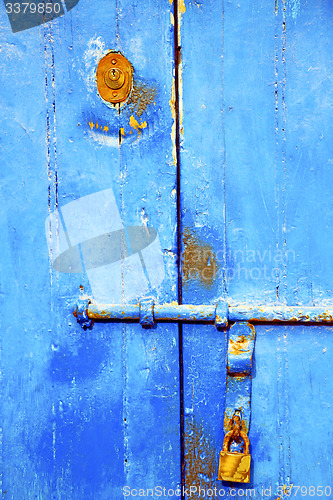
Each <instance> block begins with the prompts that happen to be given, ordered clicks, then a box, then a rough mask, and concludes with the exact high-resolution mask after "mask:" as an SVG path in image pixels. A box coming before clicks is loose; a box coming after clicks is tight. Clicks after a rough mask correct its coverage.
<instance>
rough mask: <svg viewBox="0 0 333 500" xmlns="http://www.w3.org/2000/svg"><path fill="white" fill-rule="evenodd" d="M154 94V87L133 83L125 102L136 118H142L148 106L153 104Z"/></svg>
mask: <svg viewBox="0 0 333 500" xmlns="http://www.w3.org/2000/svg"><path fill="white" fill-rule="evenodd" d="M156 92H157V91H156V88H155V87H153V86H149V85H146V84H144V83H142V82H137V81H135V82H134V83H133V88H132V92H131V95H130V97H129V99H128V101H127V106H128V108H129V110H130V111H131V113H135V114H136V115H137V116H138V117H140V116H142V114H143V113H144V112H146V113H147V109H148V106H150V105H151V104H153V103H154V102H155V97H156Z"/></svg>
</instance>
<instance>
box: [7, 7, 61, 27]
mask: <svg viewBox="0 0 333 500" xmlns="http://www.w3.org/2000/svg"><path fill="white" fill-rule="evenodd" d="M3 3H4V5H5V8H6V12H7V15H8V19H9V21H10V25H11V28H12V31H13V33H17V32H19V31H24V30H27V29H30V28H34V27H36V26H40V25H41V24H44V23H48V22H49V21H52V20H53V19H56V18H58V17H60V16H62V15H63V14H64V13H65V12H64V8H63V6H62V3H61V1H60V0H48V1H47V2H45V0H44V1H42V0H34V1H31V0H30V1H26V0H15V1H7V0H3Z"/></svg>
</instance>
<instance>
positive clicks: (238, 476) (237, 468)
mask: <svg viewBox="0 0 333 500" xmlns="http://www.w3.org/2000/svg"><path fill="white" fill-rule="evenodd" d="M239 436H240V437H241V438H242V439H243V441H244V453H238V452H231V451H229V443H230V441H231V439H232V438H234V431H233V430H232V431H230V432H228V433H227V434H226V435H225V437H224V441H223V450H222V451H221V452H220V462H219V474H218V478H219V479H220V480H222V481H233V482H235V483H249V482H250V467H251V455H250V453H249V449H250V441H249V438H248V437H247V434H246V433H245V432H243V431H240V432H239Z"/></svg>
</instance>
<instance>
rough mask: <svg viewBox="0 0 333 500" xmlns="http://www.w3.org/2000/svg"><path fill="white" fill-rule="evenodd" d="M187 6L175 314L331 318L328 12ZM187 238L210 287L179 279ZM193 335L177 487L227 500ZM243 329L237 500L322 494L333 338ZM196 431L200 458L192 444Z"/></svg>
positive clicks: (216, 385)
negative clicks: (208, 310)
mask: <svg viewBox="0 0 333 500" xmlns="http://www.w3.org/2000/svg"><path fill="white" fill-rule="evenodd" d="M185 7H186V12H185V13H184V14H183V15H182V19H181V30H180V31H181V46H182V73H181V76H182V95H181V100H182V124H181V125H182V135H181V160H180V161H181V175H182V181H181V195H182V200H181V204H182V214H183V217H182V230H183V254H184V256H185V275H184V273H183V302H184V303H186V302H192V303H197V304H200V303H208V302H209V301H212V302H213V301H214V300H215V298H216V296H218V295H220V296H226V297H228V299H229V301H231V302H234V303H239V302H243V301H245V302H247V303H249V304H251V303H255V302H256V303H259V302H260V303H265V304H268V303H282V304H286V305H303V304H304V305H319V304H325V303H326V304H330V303H331V301H332V282H333V275H332V267H331V266H330V261H331V259H332V239H331V238H330V236H329V234H330V232H331V230H332V225H333V212H332V206H333V204H332V202H333V199H332V194H331V187H332V181H333V178H332V172H333V170H332V168H331V167H332V156H333V142H332V134H333V127H332V120H331V115H332V103H333V87H332V79H331V72H332V50H331V47H332V44H333V6H332V5H331V3H330V2H320V1H315V2H311V3H308V2H298V1H287V0H286V1H285V2H284V1H283V0H277V1H276V2H274V0H272V1H269V2H267V1H259V2H258V1H255V2H254V1H249V2H238V3H237V2H214V1H208V2H197V1H191V0H189V1H187V2H185ZM198 238H199V239H200V242H201V245H202V246H203V245H206V246H209V248H210V249H211V251H212V252H213V255H214V256H215V262H216V279H215V280H214V282H211V283H210V286H203V285H202V283H201V282H200V280H199V279H198V278H197V275H196V274H195V273H193V274H192V279H189V276H190V274H189V273H188V272H186V270H187V267H186V264H187V263H188V257H187V256H188V242H189V241H191V239H192V240H195V239H198ZM186 258H187V260H186ZM197 267H198V266H197ZM203 267H205V265H204V264H203ZM203 275H204V273H203ZM206 328H207V329H203V327H202V326H201V325H200V326H197V325H185V326H184V327H183V336H184V340H183V341H184V407H185V429H186V439H185V456H190V459H188V462H187V465H186V470H185V477H186V483H187V486H188V487H189V486H190V485H201V486H202V483H203V482H205V484H206V491H207V488H209V487H214V486H215V484H216V483H217V486H218V487H220V488H222V489H223V490H224V491H225V495H227V492H228V490H229V489H230V487H231V485H230V484H228V483H223V482H220V481H216V471H215V473H214V472H213V473H209V474H207V468H206V465H207V463H206V462H204V460H202V456H204V455H206V456H207V460H208V461H210V459H211V453H214V454H215V463H218V455H219V452H220V450H221V449H222V442H223V431H222V429H223V412H224V400H225V378H226V341H225V338H224V334H223V332H222V333H220V334H217V333H216V331H215V330H214V328H213V327H208V326H207V327H206ZM255 329H256V347H255V354H254V374H253V394H252V417H251V426H250V434H249V437H250V441H251V446H252V467H251V483H250V484H249V485H247V486H244V485H238V494H237V493H236V495H237V496H236V498H237V497H238V498H242V497H245V496H246V491H245V489H247V490H248V489H252V488H253V489H254V490H255V492H256V497H259V498H271V499H272V500H276V499H277V498H278V497H279V495H278V489H277V487H278V486H279V485H282V486H283V485H288V484H289V485H290V484H292V483H293V484H294V485H300V486H302V485H304V486H305V487H307V488H308V487H309V486H311V485H313V486H315V487H316V488H317V486H324V487H325V486H327V485H328V486H329V485H331V483H332V469H331V465H330V463H331V457H330V452H329V450H328V448H327V446H326V445H325V444H324V443H323V442H322V436H321V434H320V429H321V427H322V425H323V426H324V428H325V429H327V432H328V435H329V436H330V437H329V439H330V438H331V437H332V436H331V431H330V430H329V424H328V421H329V415H330V411H331V407H332V404H333V400H332V382H330V378H329V372H330V369H329V366H330V363H331V362H332V348H333V340H332V338H331V335H332V328H331V327H330V326H327V327H324V326H306V327H303V326H293V327H290V326H277V325H276V326H275V325H274V326H273V325H272V326H262V325H261V326H258V325H256V326H255ZM194 425H197V426H198V428H200V434H201V435H203V436H205V439H206V441H203V440H201V443H204V442H205V443H207V445H206V451H205V452H203V451H202V446H201V447H200V445H199V444H198V445H197V446H194V445H193V438H192V436H193V426H194ZM208 450H209V451H208ZM193 471H195V473H194V472H193ZM214 474H215V476H214ZM262 488H264V490H263V489H262ZM270 488H271V490H270ZM241 490H242V491H241ZM263 491H265V496H263ZM294 492H295V491H293V493H292V494H294ZM327 492H328V493H329V490H327ZM231 493H234V492H233V491H232V492H231ZM247 493H248V494H250V492H249V491H247ZM242 494H243V495H242ZM303 494H305V498H310V496H311V493H309V490H307V492H306V491H305V490H304V489H303ZM330 495H331V496H332V495H333V492H332V490H331V493H329V496H330ZM187 498H200V497H199V494H198V493H197V495H194V496H192V497H190V495H188V496H187ZM217 498H219V497H217Z"/></svg>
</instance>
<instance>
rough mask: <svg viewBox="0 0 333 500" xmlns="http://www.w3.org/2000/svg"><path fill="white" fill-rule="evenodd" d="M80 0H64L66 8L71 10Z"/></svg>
mask: <svg viewBox="0 0 333 500" xmlns="http://www.w3.org/2000/svg"><path fill="white" fill-rule="evenodd" d="M79 1H80V0H65V5H66V9H67V10H72V9H74V7H75V6H76V5H77V4H78V3H79Z"/></svg>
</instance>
